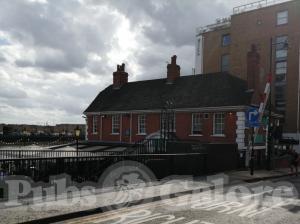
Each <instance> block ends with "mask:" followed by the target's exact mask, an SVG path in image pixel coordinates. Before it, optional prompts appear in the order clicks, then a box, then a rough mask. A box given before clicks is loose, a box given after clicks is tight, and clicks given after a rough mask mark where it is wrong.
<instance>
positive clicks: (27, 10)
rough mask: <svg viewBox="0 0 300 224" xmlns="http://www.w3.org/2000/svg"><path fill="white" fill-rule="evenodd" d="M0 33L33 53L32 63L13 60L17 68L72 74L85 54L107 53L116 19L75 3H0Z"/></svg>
mask: <svg viewBox="0 0 300 224" xmlns="http://www.w3.org/2000/svg"><path fill="white" fill-rule="evenodd" d="M0 4H1V7H0V30H4V31H6V32H8V33H10V35H12V38H14V39H15V40H16V41H18V42H19V43H21V44H22V45H23V46H24V47H27V48H29V47H30V48H31V50H34V51H35V55H36V58H34V60H31V61H33V63H32V64H30V63H24V62H26V59H24V60H23V59H22V60H21V61H17V62H16V64H17V65H18V66H21V67H24V66H36V67H41V68H44V69H45V70H48V71H52V72H55V71H64V72H66V71H73V69H78V68H84V67H85V66H86V64H87V61H88V54H89V53H102V54H103V53H104V52H107V51H108V50H110V47H111V46H110V45H109V37H111V36H112V35H113V33H114V32H115V30H116V29H117V27H118V26H117V24H118V19H117V18H113V15H111V12H109V11H106V12H103V13H102V14H100V15H92V18H93V19H91V20H90V19H89V16H90V13H92V12H94V11H92V10H90V9H88V8H86V7H85V5H84V4H81V3H80V2H79V1H69V0H51V1H48V3H46V4H44V3H39V2H27V1H18V0H10V1H5V0H0Z"/></svg>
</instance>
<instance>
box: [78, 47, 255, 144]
mask: <svg viewBox="0 0 300 224" xmlns="http://www.w3.org/2000/svg"><path fill="white" fill-rule="evenodd" d="M254 50H255V49H254ZM253 55H256V54H249V56H253ZM249 61H250V62H254V63H257V61H256V60H249ZM254 67H255V66H251V68H254ZM254 71H255V70H254ZM250 72H253V71H252V70H251V69H250ZM254 75H255V74H254ZM251 95H252V94H251V93H249V91H248V84H247V82H246V81H244V80H242V79H240V78H238V77H234V76H232V75H230V74H229V73H227V72H220V73H210V74H202V75H191V76H180V66H179V65H177V64H176V56H173V57H172V61H171V63H170V64H169V65H168V66H167V77H166V78H163V79H155V80H147V81H138V82H128V73H127V72H126V71H125V65H124V64H123V65H121V66H119V65H118V67H117V71H115V72H114V73H113V83H112V85H110V86H108V87H107V88H106V89H104V90H103V91H102V92H100V93H99V94H98V96H97V97H96V98H95V99H94V101H93V102H92V103H91V104H90V105H89V107H88V108H87V109H86V110H85V112H84V114H85V115H86V117H87V127H88V129H87V133H88V135H87V136H88V140H90V141H93V140H94V141H106V142H126V143H134V142H137V141H140V140H142V139H145V138H157V137H158V136H160V130H161V129H164V126H165V125H166V123H163V122H162V120H163V119H162V116H163V113H162V109H163V108H164V107H165V105H166V103H168V104H169V106H170V108H171V110H172V111H173V115H172V116H173V119H172V120H171V122H172V124H169V125H170V126H172V131H173V133H174V135H176V136H177V138H178V139H181V140H196V141H200V142H223V143H237V144H238V146H239V148H240V149H243V148H245V143H244V142H245V110H246V109H247V108H248V106H249V105H250V101H251V98H252V96H251Z"/></svg>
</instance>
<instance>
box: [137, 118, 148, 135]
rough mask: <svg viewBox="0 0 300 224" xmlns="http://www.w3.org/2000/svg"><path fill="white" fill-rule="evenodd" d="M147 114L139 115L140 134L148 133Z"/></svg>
mask: <svg viewBox="0 0 300 224" xmlns="http://www.w3.org/2000/svg"><path fill="white" fill-rule="evenodd" d="M146 133H147V132H146V115H145V114H139V115H138V135H146Z"/></svg>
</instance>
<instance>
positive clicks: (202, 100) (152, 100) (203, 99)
mask: <svg viewBox="0 0 300 224" xmlns="http://www.w3.org/2000/svg"><path fill="white" fill-rule="evenodd" d="M246 90H247V83H246V81H244V80H242V79H239V78H237V77H234V76H232V75H230V74H228V73H213V74H204V75H193V76H181V77H180V78H178V79H176V81H175V82H174V83H173V84H166V79H155V80H147V81H138V82H129V83H127V84H125V85H124V86H122V87H121V88H120V89H113V86H112V85H110V86H109V87H107V88H106V89H104V90H103V91H102V92H100V93H99V94H98V96H97V97H96V98H95V99H94V101H93V102H92V103H91V104H90V105H89V107H88V108H87V109H86V110H85V113H88V112H105V111H130V110H154V109H161V108H163V106H164V105H165V102H166V101H167V100H171V101H172V102H173V103H174V108H201V107H221V106H242V105H249V103H250V95H249V93H247V92H246Z"/></svg>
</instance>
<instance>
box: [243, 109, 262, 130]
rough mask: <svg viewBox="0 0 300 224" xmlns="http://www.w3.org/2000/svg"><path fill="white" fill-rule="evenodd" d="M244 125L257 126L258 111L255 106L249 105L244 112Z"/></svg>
mask: <svg viewBox="0 0 300 224" xmlns="http://www.w3.org/2000/svg"><path fill="white" fill-rule="evenodd" d="M246 125H247V126H248V127H259V126H260V122H259V112H258V109H257V108H254V107H251V108H249V109H248V110H247V112H246Z"/></svg>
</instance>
